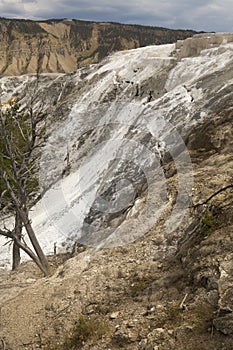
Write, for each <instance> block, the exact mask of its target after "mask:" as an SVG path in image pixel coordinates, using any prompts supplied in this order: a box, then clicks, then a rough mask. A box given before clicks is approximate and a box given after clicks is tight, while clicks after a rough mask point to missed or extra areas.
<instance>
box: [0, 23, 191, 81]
mask: <svg viewBox="0 0 233 350" xmlns="http://www.w3.org/2000/svg"><path fill="white" fill-rule="evenodd" d="M194 34H195V32H194V31H188V30H170V29H165V28H156V27H144V26H138V25H124V24H118V23H95V22H86V21H78V20H48V21H38V22H34V21H30V20H16V19H14V20H10V19H3V18H2V19H0V42H1V48H0V74H1V75H5V76H6V75H19V74H30V73H35V72H37V71H38V70H39V71H40V72H41V73H57V72H65V73H69V72H72V71H74V70H75V69H77V68H79V67H82V66H85V65H88V64H91V63H97V62H99V61H100V60H101V59H102V58H103V57H105V56H107V55H108V54H109V53H111V52H115V51H119V50H125V49H134V48H138V47H142V46H147V45H155V44H166V43H173V42H175V41H177V40H178V39H185V38H187V37H190V36H192V35H194Z"/></svg>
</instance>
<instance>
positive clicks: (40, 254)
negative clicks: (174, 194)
mask: <svg viewBox="0 0 233 350" xmlns="http://www.w3.org/2000/svg"><path fill="white" fill-rule="evenodd" d="M19 214H20V218H21V219H22V222H23V224H24V227H25V229H26V231H27V234H28V237H29V239H30V241H31V244H32V246H33V248H34V250H35V252H36V254H37V256H38V258H39V260H40V262H41V265H42V266H43V268H44V271H46V275H47V274H48V270H49V264H48V260H47V258H46V256H45V254H44V252H43V250H42V249H41V247H40V244H39V242H38V240H37V238H36V235H35V232H34V230H33V228H32V225H31V222H30V220H29V217H28V214H27V213H25V212H24V211H23V210H22V209H20V210H19Z"/></svg>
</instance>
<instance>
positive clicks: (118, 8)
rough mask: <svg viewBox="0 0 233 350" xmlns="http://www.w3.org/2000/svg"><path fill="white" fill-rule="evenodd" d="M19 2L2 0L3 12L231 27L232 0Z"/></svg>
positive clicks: (199, 27)
mask: <svg viewBox="0 0 233 350" xmlns="http://www.w3.org/2000/svg"><path fill="white" fill-rule="evenodd" d="M18 1H20V0H18ZM22 3H23V7H24V10H21V11H20V9H19V8H18V7H17V0H16V2H15V3H14V4H15V5H13V4H11V8H9V7H8V6H7V4H6V3H5V4H4V3H2V5H0V8H1V13H3V14H2V16H4V13H7V15H8V16H14V15H15V14H17V15H20V16H22V17H27V18H28V17H29V18H40V19H41V18H43V19H46V18H64V17H67V18H77V19H86V20H95V21H116V22H124V23H138V24H144V25H153V26H163V27H170V28H189V29H195V30H206V31H232V30H233V27H232V18H231V17H232V15H231V14H232V12H233V2H232V1H231V0H222V1H220V0H196V1H193V2H190V1H188V0H176V1H174V0H167V1H163V0H141V1H139V0H128V1H127V2H126V1H125V0H118V1H110V0H99V1H98V2H96V0H68V1H65V0H50V2H48V0H37V1H36V0H31V1H30V0H22ZM0 4H1V3H0Z"/></svg>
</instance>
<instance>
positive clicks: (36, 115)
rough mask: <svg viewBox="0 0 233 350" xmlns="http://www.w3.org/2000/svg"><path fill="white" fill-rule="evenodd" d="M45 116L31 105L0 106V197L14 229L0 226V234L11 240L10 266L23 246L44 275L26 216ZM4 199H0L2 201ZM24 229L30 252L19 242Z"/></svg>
mask: <svg viewBox="0 0 233 350" xmlns="http://www.w3.org/2000/svg"><path fill="white" fill-rule="evenodd" d="M45 117H46V114H45V113H44V111H42V110H39V111H37V112H35V111H34V110H33V107H32V104H31V105H30V106H29V108H26V109H25V108H21V106H20V105H18V104H17V103H13V104H12V105H10V106H9V108H7V110H6V111H3V110H2V108H1V109H0V136H1V147H0V181H1V183H0V184H1V189H3V191H2V194H1V199H2V201H3V199H5V198H6V199H5V203H6V202H7V203H8V207H9V208H10V211H11V213H13V214H14V217H15V227H14V229H11V230H10V229H6V228H4V229H1V230H0V235H3V236H5V237H7V238H8V239H11V240H12V241H13V268H16V267H17V266H18V265H19V263H20V249H23V250H24V251H25V252H26V253H27V254H28V255H29V256H30V257H31V258H32V259H33V260H34V261H35V263H36V264H37V265H38V267H39V268H40V269H41V271H42V272H43V274H44V275H47V274H48V262H47V258H46V256H45V254H44V253H43V250H42V249H41V246H40V244H39V242H38V239H37V237H36V235H35V232H34V230H33V227H32V224H31V221H30V218H29V209H30V199H31V198H32V197H33V194H35V192H37V187H38V182H37V178H36V176H35V166H36V163H35V158H34V152H35V149H36V148H37V147H38V146H39V139H40V131H41V129H40V127H39V125H40V123H41V122H42V121H43V119H44V118H45ZM3 202H4V201H3ZM23 228H24V229H25V231H26V233H27V235H28V237H29V239H30V242H31V244H32V247H33V249H34V252H33V250H32V249H31V248H29V246H28V245H27V244H26V243H25V241H23V236H22V229H23Z"/></svg>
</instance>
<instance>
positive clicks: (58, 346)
mask: <svg viewBox="0 0 233 350" xmlns="http://www.w3.org/2000/svg"><path fill="white" fill-rule="evenodd" d="M109 331H110V326H109V324H108V323H107V322H106V321H105V320H103V319H100V318H94V317H92V318H89V317H87V316H80V317H79V319H78V320H77V322H76V324H75V326H74V328H73V329H72V330H71V331H70V333H69V334H67V335H66V337H65V339H64V340H63V341H61V342H57V343H55V344H51V345H49V346H47V347H44V348H43V349H44V350H76V349H80V348H82V347H83V345H85V343H87V342H89V343H90V344H92V345H94V344H96V343H97V342H98V341H99V340H101V339H102V337H104V336H105V335H107V334H108V333H109Z"/></svg>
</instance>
